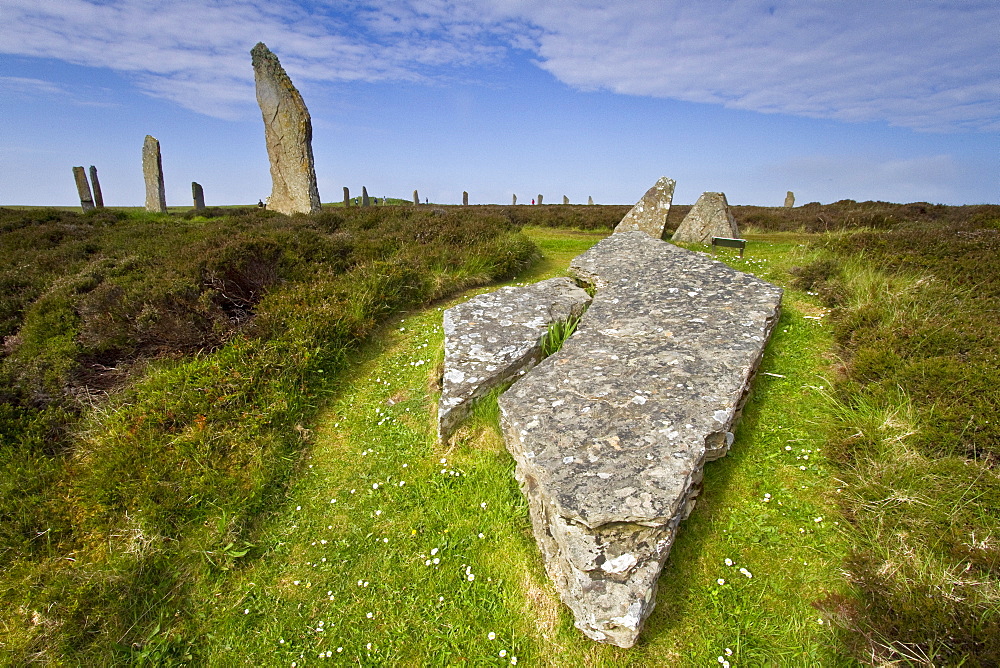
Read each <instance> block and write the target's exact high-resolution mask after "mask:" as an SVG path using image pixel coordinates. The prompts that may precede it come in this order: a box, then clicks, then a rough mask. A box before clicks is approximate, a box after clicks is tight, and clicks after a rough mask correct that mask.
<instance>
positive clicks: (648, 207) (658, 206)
mask: <svg viewBox="0 0 1000 668" xmlns="http://www.w3.org/2000/svg"><path fill="white" fill-rule="evenodd" d="M676 185H677V182H676V181H674V180H673V179H668V178H667V177H665V176H661V177H660V179H659V180H658V181H657V182H656V183H654V184H653V187H652V188H650V189H649V190H647V191H646V194H645V195H643V196H642V199H640V200H639V201H638V202H636V203H635V206H633V207H632V208H631V209H630V210H629V212H628V213H626V214H625V217H624V218H622V219H621V221H620V222H619V223H618V225H616V226H615V232H616V233H618V232H633V231H635V230H639V231H641V232H645V233H646V234H648V235H649V236H651V237H653V238H654V239H662V238H663V232H664V229H665V227H666V225H667V215H668V214H669V213H670V204H671V202H673V200H674V186H676Z"/></svg>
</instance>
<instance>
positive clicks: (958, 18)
mask: <svg viewBox="0 0 1000 668" xmlns="http://www.w3.org/2000/svg"><path fill="white" fill-rule="evenodd" d="M0 26H3V28H2V33H0V36H2V39H0V118H2V121H0V167H2V169H3V178H2V179H0V205H3V204H53V205H70V204H75V203H77V198H76V194H75V187H74V184H73V178H72V171H71V167H73V166H74V165H84V166H89V165H92V164H93V165H96V166H97V168H98V170H99V173H100V177H101V185H102V187H103V191H104V196H105V201H106V203H108V204H110V205H141V204H142V202H143V184H142V175H141V164H140V162H141V157H140V156H141V147H142V142H143V138H144V137H145V135H146V134H151V135H153V136H154V137H156V138H157V139H159V140H160V143H161V147H162V151H163V166H164V173H165V180H166V189H167V203H168V204H169V205H171V206H186V205H190V203H191V182H192V181H198V182H199V183H201V184H202V185H203V186H204V188H205V197H206V200H207V202H208V204H209V205H213V204H235V203H250V202H256V201H257V199H258V198H262V197H265V196H267V195H268V194H269V193H270V175H269V171H268V164H267V154H266V151H265V148H264V138H263V124H262V121H261V117H260V111H259V109H258V107H257V105H256V100H255V97H254V88H253V70H252V68H251V65H250V55H249V51H250V49H251V48H252V47H253V45H254V44H256V43H257V42H258V41H263V42H265V43H266V44H267V45H268V47H269V48H270V49H271V50H272V51H273V52H274V53H276V54H277V55H278V57H279V58H280V60H281V62H282V64H283V65H284V67H285V69H286V70H287V71H288V73H289V75H290V76H291V77H292V80H293V81H294V82H295V84H296V86H297V87H298V89H299V90H300V91H301V93H302V95H303V97H304V99H305V101H306V104H307V106H308V107H309V111H310V113H311V115H312V119H313V150H314V153H315V156H316V173H317V178H318V181H319V190H320V196H321V199H322V200H323V201H324V202H331V201H339V200H340V199H341V198H342V194H343V191H342V188H343V186H348V187H350V188H351V192H352V194H359V193H360V191H361V186H362V185H364V186H367V187H368V191H369V193H370V194H372V195H373V196H383V195H388V196H394V197H409V196H410V194H411V193H412V191H413V189H414V188H417V189H419V191H420V194H421V198H423V197H428V198H430V200H431V201H434V202H441V203H458V202H460V201H461V197H462V191H463V190H467V191H468V192H469V199H470V203H473V204H479V203H492V202H497V203H509V202H510V199H511V194H512V193H516V194H517V196H518V201H519V202H521V203H527V202H530V200H531V199H532V198H534V197H537V195H538V194H539V193H542V194H544V195H545V198H546V202H552V203H555V202H561V201H562V197H563V195H566V196H568V197H569V198H570V201H571V202H574V203H582V202H586V200H587V197H588V196H592V197H593V198H594V200H595V202H597V203H615V204H628V203H632V202H634V201H636V200H637V199H638V198H639V197H640V196H641V195H642V194H643V193H644V192H645V191H646V189H647V188H649V187H650V186H651V185H652V184H653V183H654V182H655V181H656V180H657V179H658V178H659V177H661V176H669V177H671V178H674V179H676V180H677V192H676V196H675V201H676V202H679V203H692V202H694V200H696V199H697V197H698V195H699V194H700V193H701V192H702V191H706V190H712V191H723V192H725V193H726V194H727V196H728V198H729V201H730V202H731V203H734V204H760V205H773V206H777V205H780V204H781V203H782V201H783V199H784V195H785V191H786V190H793V191H795V193H796V197H797V201H798V203H800V204H802V203H805V202H810V201H820V202H824V203H826V202H832V201H836V200H839V199H844V198H850V199H856V200H867V199H881V200H887V201H896V202H909V201H930V202H940V203H945V204H978V203H998V202H1000V39H998V37H997V35H1000V3H998V2H997V1H996V0H985V1H978V0H969V1H966V2H930V1H927V0H884V1H880V2H871V1H870V0H865V1H863V2H861V1H858V2H855V1H853V0H842V1H839V2H832V1H826V0H773V1H770V2H758V1H754V0H747V1H742V0H740V1H722V0H699V1H698V2H694V1H688V2H681V1H679V0H629V1H628V2H626V1H624V0H617V1H610V0H495V1H492V2H489V1H486V0H372V1H366V0H346V1H340V2H305V1H304V0H44V1H42V2H39V0H0Z"/></svg>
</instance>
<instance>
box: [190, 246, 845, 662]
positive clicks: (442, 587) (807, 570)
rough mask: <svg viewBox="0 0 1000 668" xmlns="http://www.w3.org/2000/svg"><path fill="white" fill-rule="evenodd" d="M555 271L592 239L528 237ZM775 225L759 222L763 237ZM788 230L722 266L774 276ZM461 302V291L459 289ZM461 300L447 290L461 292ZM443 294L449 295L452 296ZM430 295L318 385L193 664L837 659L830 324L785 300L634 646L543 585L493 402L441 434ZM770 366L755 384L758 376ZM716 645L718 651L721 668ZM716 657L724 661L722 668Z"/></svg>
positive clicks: (800, 298)
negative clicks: (259, 528) (581, 618)
mask: <svg viewBox="0 0 1000 668" xmlns="http://www.w3.org/2000/svg"><path fill="white" fill-rule="evenodd" d="M528 232H529V234H530V235H531V236H532V237H533V238H534V239H535V240H536V243H538V244H539V246H540V247H541V248H542V249H543V251H544V252H545V255H546V260H544V261H543V262H542V263H540V264H539V265H537V266H536V267H535V268H534V269H533V270H532V272H531V273H530V275H527V276H522V277H521V280H522V281H535V280H539V279H541V278H545V277H548V276H551V275H556V274H559V273H563V272H564V270H565V268H566V266H567V264H568V261H569V259H570V258H572V257H573V256H575V255H577V254H578V253H579V252H582V251H583V250H584V249H586V248H587V247H589V246H590V245H591V244H592V243H594V242H596V241H597V240H599V239H600V238H601V236H600V235H592V234H584V233H574V232H566V231H556V230H529V231H528ZM773 236H774V235H772V237H773ZM799 252H800V251H799V250H798V246H797V244H796V243H795V241H788V240H782V239H773V238H772V239H769V241H768V242H767V243H763V242H762V243H759V244H753V245H752V247H751V257H749V258H748V259H747V260H744V261H740V260H738V259H733V260H732V263H733V264H734V265H735V266H737V267H738V268H741V269H744V270H747V271H750V272H751V273H755V274H757V275H760V276H762V277H763V278H765V279H769V280H774V281H775V282H778V283H779V284H783V283H784V282H785V278H786V274H785V269H786V268H787V266H788V265H789V264H790V263H794V262H795V260H796V255H797V254H798V253H799ZM467 296H468V295H467ZM456 301H457V300H456ZM452 303H454V302H452ZM449 305H450V304H443V305H440V306H438V307H434V308H431V309H428V310H426V311H424V312H420V313H415V314H412V315H409V316H406V317H403V318H397V319H396V320H394V321H393V322H392V326H391V327H390V328H387V329H386V330H385V331H384V332H383V333H382V334H381V335H379V336H377V337H376V338H377V341H375V342H374V343H372V344H371V345H369V346H368V347H367V348H366V350H365V351H364V352H363V353H362V355H361V356H360V359H359V360H358V362H357V364H356V365H354V366H353V368H352V371H351V372H350V373H349V374H347V375H345V376H344V377H343V378H340V379H337V381H336V382H335V383H334V385H335V387H332V388H331V396H330V400H329V407H328V409H327V410H326V412H325V414H324V416H323V418H322V420H321V422H320V424H319V425H318V426H317V427H316V429H315V432H314V433H312V434H311V435H310V438H311V440H312V442H313V447H312V450H311V452H310V454H309V455H308V457H307V458H306V459H304V460H303V463H302V466H301V470H300V475H299V478H298V480H297V482H296V484H295V485H294V486H293V489H292V490H291V492H290V497H289V499H288V501H287V504H286V506H285V508H284V509H283V510H282V511H281V512H280V514H278V515H276V516H275V517H274V518H272V520H271V521H270V524H269V528H268V529H267V531H266V534H267V535H265V537H264V539H263V540H262V541H261V542H262V547H263V548H265V552H264V554H263V556H261V557H259V558H256V559H254V560H253V561H252V562H251V563H250V564H249V565H247V566H245V567H243V568H242V569H240V570H238V571H234V572H233V573H231V574H230V575H229V576H228V577H226V578H224V579H222V580H220V581H218V582H217V583H215V584H216V585H217V586H216V587H215V589H214V590H213V591H204V592H200V593H199V595H200V596H201V597H202V598H203V599H204V600H205V601H206V605H205V606H204V613H203V614H202V615H201V616H200V617H199V618H197V619H192V620H191V623H192V624H195V625H198V626H199V627H200V628H202V630H203V632H202V637H205V638H206V643H207V644H206V645H205V646H203V647H201V648H199V649H198V656H199V657H200V658H201V659H203V660H204V661H205V662H206V663H208V664H209V665H219V666H233V665H285V666H292V665H295V666H305V665H319V664H324V663H326V664H328V665H401V666H409V665H453V664H461V665H476V666H479V665H483V666H488V665H511V664H515V663H516V664H519V665H553V666H591V665H593V666H673V665H678V666H688V665H690V666H706V665H716V663H717V662H719V663H722V661H728V662H729V664H730V665H732V666H738V665H762V664H773V665H782V666H797V665H802V666H807V665H825V666H826V665H846V664H847V663H848V662H847V661H846V660H844V659H842V658H841V657H840V655H839V654H838V652H837V651H836V649H835V648H836V642H835V640H834V634H833V632H832V630H831V629H830V625H829V619H828V618H827V613H826V612H824V611H823V610H824V609H826V608H825V607H824V604H823V603H822V602H823V601H832V600H835V598H836V596H837V594H838V593H839V592H840V591H841V589H840V588H841V587H842V586H843V585H842V584H841V579H842V578H841V574H840V561H841V559H842V552H843V548H842V546H841V543H840V540H839V537H838V528H837V518H836V517H835V515H834V510H833V508H834V505H835V504H834V498H835V495H836V493H837V492H836V487H835V484H834V481H832V480H831V477H830V475H829V472H828V470H827V467H826V465H825V462H824V454H823V453H822V451H821V450H822V446H821V443H822V441H823V436H822V434H821V433H820V428H819V427H818V426H817V418H818V417H819V415H820V414H821V413H822V412H823V411H824V407H825V404H824V400H823V398H822V394H821V393H822V386H823V385H824V381H823V380H822V378H821V375H820V374H821V372H822V369H823V366H824V361H823V359H822V357H821V352H822V351H824V350H827V349H829V346H830V334H829V332H828V331H827V328H826V327H825V326H824V325H823V323H822V319H821V312H820V311H819V309H818V308H817V307H816V306H814V305H813V303H812V302H811V300H810V298H809V297H808V296H807V295H804V294H801V293H797V292H795V291H790V290H789V291H787V292H786V296H785V305H784V312H783V315H782V319H781V322H780V323H779V327H778V328H777V330H776V333H775V336H774V338H773V340H772V343H771V345H770V347H769V349H768V352H767V354H766V356H765V359H764V362H763V364H762V367H761V371H762V372H766V373H765V374H761V375H760V376H759V377H758V379H757V383H756V388H755V392H754V394H753V396H752V398H751V400H750V402H748V405H747V408H746V410H745V412H744V418H743V422H742V423H741V425H740V428H739V430H738V431H737V434H736V444H735V445H734V446H733V449H732V452H731V453H730V455H729V456H728V457H726V458H724V459H722V460H720V461H718V462H715V463H713V464H710V465H708V467H707V470H706V476H705V488H704V491H703V493H702V495H701V497H700V500H699V503H698V507H697V508H696V509H695V512H694V514H693V515H692V517H691V518H690V519H689V520H687V521H686V522H685V523H684V524H683V525H682V528H681V531H680V533H679V537H678V539H677V542H676V543H675V546H674V548H673V551H672V553H671V555H670V558H669V560H668V562H667V566H666V568H665V570H664V574H663V577H662V578H661V580H660V589H659V595H658V607H657V609H656V611H654V613H653V615H652V617H651V618H650V619H649V621H648V623H647V625H646V630H645V631H644V633H643V635H642V637H641V640H640V643H639V644H638V645H637V646H636V647H635V648H633V649H631V650H621V649H618V648H615V647H610V646H604V645H596V644H594V643H592V642H591V641H589V640H586V639H585V638H584V637H583V636H582V635H581V634H580V633H579V632H577V631H576V630H575V629H574V628H573V627H572V619H571V618H570V615H569V614H568V612H567V611H566V610H565V609H564V608H562V607H561V605H560V604H559V602H558V600H557V598H556V597H555V594H554V591H553V589H552V587H551V586H550V585H549V583H548V580H547V579H546V577H545V574H544V571H543V568H542V565H541V560H540V558H539V555H538V553H537V549H536V548H535V546H534V541H533V539H532V538H531V532H530V526H529V521H528V518H527V510H526V506H525V503H524V500H523V498H522V497H521V494H520V492H519V490H518V489H517V485H516V483H515V482H514V480H513V477H512V471H513V462H512V460H511V459H510V457H509V456H508V455H507V453H506V451H505V450H504V448H503V443H502V440H501V438H500V435H499V433H498V431H497V429H496V426H495V420H496V414H495V413H496V411H495V404H494V405H492V406H490V405H489V404H487V403H484V405H483V406H482V407H481V408H480V409H479V410H478V411H477V412H476V414H475V415H474V416H473V418H472V419H471V421H470V423H469V424H467V425H466V426H465V427H464V428H463V429H462V430H461V431H460V432H459V434H458V435H457V437H456V438H454V439H453V443H452V446H451V447H450V448H449V449H443V448H442V446H440V444H438V443H436V441H435V436H434V428H433V425H434V416H435V414H436V405H435V402H436V388H435V387H434V379H435V378H436V377H437V375H438V373H439V365H440V360H441V358H442V349H441V346H442V331H441V310H442V309H443V308H447V306H449ZM766 374H771V375H766ZM717 657H722V661H720V660H719V659H718V658H717ZM723 665H725V664H723Z"/></svg>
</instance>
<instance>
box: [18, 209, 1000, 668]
mask: <svg viewBox="0 0 1000 668" xmlns="http://www.w3.org/2000/svg"><path fill="white" fill-rule="evenodd" d="M685 209H686V207H681V206H675V207H674V208H673V209H672V211H671V218H670V221H669V222H668V225H671V226H676V225H677V224H678V223H679V221H680V219H681V217H682V216H683V214H684V213H685ZM627 210H628V207H602V206H544V207H526V206H520V207H506V206H476V207H412V206H389V207H373V208H369V209H359V208H349V209H344V208H328V209H326V210H324V211H323V212H322V213H320V214H317V215H315V216H293V217H286V216H282V215H278V214H273V213H270V212H266V211H260V210H257V209H256V208H248V209H235V210H234V209H228V208H227V209H216V210H209V211H206V212H203V213H200V214H194V213H188V214H184V215H151V214H145V213H136V212H129V211H123V210H114V209H104V210H99V211H95V212H91V213H87V214H77V213H73V212H68V211H62V210H55V209H25V210H11V209H0V337H3V347H2V350H0V554H2V563H3V565H2V569H3V571H2V573H3V574H2V587H0V609H2V612H0V628H2V629H3V635H4V636H5V641H4V643H3V649H2V651H3V652H4V654H5V655H4V657H3V659H4V660H5V661H6V662H8V663H10V664H22V663H29V662H32V661H42V662H53V663H56V664H63V663H64V664H67V665H77V664H92V665H98V664H100V665H106V664H111V663H141V662H142V661H149V662H152V663H170V662H177V663H184V662H189V661H195V662H198V661H202V662H204V661H206V660H207V659H206V657H205V656H200V655H198V650H197V647H198V646H199V645H201V644H203V643H201V642H200V641H199V637H198V634H202V635H204V634H205V633H207V632H206V630H205V628H203V627H202V626H199V625H198V624H197V623H195V622H192V621H191V620H192V619H195V620H197V619H198V618H199V615H201V617H204V616H205V615H206V614H207V613H206V612H205V609H206V604H205V603H204V601H203V600H202V597H201V595H200V593H199V592H201V591H202V590H203V589H204V586H203V584H204V583H206V582H208V583H211V584H210V586H209V588H210V589H211V588H220V587H222V586H223V585H222V584H221V583H224V582H226V581H227V578H230V577H231V576H232V574H233V573H237V572H240V571H241V570H246V569H248V568H252V566H250V565H252V564H253V563H254V562H255V561H257V560H262V559H264V558H265V555H266V553H267V552H268V550H269V548H268V546H267V545H266V544H263V542H262V541H261V537H262V536H264V535H266V532H267V528H266V525H267V523H268V522H269V521H270V519H271V518H273V517H274V516H276V515H280V514H282V513H284V512H285V511H286V510H287V509H286V508H285V507H284V506H285V505H286V504H287V503H289V498H290V497H289V496H288V491H289V489H290V488H291V487H293V486H294V484H295V477H296V475H297V474H298V473H299V472H301V470H302V469H303V467H304V466H305V465H306V464H305V463H304V462H306V461H308V459H309V457H310V453H311V452H312V450H313V448H314V447H315V445H316V444H315V437H314V433H313V429H314V427H315V421H316V419H317V415H318V412H319V411H320V410H321V409H322V408H323V407H324V406H325V405H326V404H327V403H328V402H329V401H331V400H332V399H331V398H333V397H336V396H337V392H338V387H340V386H341V384H342V383H343V382H344V381H342V378H343V377H344V374H345V373H346V372H347V371H348V370H349V366H350V364H351V360H352V359H353V357H352V355H354V353H355V351H356V350H357V349H358V346H359V345H360V344H361V343H362V342H364V341H365V340H366V339H368V338H369V337H371V335H372V333H373V332H376V331H381V330H380V329H379V328H380V327H381V326H383V325H384V323H386V322H387V321H388V319H389V318H390V317H392V316H394V315H396V314H398V313H400V312H402V311H405V310H408V309H419V308H422V307H425V306H426V305H428V304H432V303H434V302H435V301H436V300H439V299H442V298H444V297H448V296H451V295H455V294H457V293H459V292H460V291H462V290H466V289H469V288H474V287H479V286H485V285H490V284H494V283H496V282H497V281H500V280H505V279H510V278H514V277H517V276H523V275H525V274H524V272H525V271H527V270H529V268H530V267H531V266H533V264H534V263H536V262H537V260H538V249H537V247H536V245H535V244H534V243H533V242H532V241H531V240H530V239H529V238H528V237H526V236H525V235H524V234H523V233H522V229H523V228H525V226H531V227H533V228H551V229H553V230H557V231H558V230H568V231H569V233H570V234H572V232H571V231H572V230H590V231H598V232H610V230H611V229H612V228H613V226H614V224H615V223H617V221H618V220H619V219H620V218H621V217H622V215H624V213H625V212H626V211H627ZM734 213H735V215H736V218H737V220H738V221H739V223H740V226H741V229H742V230H743V231H744V232H745V236H747V237H748V238H749V239H751V241H752V242H753V241H755V240H756V241H757V243H760V244H768V243H771V242H773V241H774V240H776V239H780V240H783V241H784V242H786V244H785V246H781V248H782V250H781V253H782V254H783V256H785V257H787V258H789V261H788V262H787V263H786V264H784V265H781V267H783V268H780V269H774V268H772V269H771V270H769V272H768V273H767V275H766V276H765V278H767V279H768V280H772V281H776V282H778V283H781V284H783V285H785V287H787V288H788V289H789V290H799V291H801V293H802V294H808V295H809V296H810V297H812V298H815V300H818V301H819V302H821V304H822V305H823V306H824V307H825V308H826V309H828V311H827V313H828V315H826V316H825V319H826V321H827V322H829V323H831V327H832V333H833V337H834V338H833V341H834V343H833V345H832V347H831V349H829V350H823V351H817V352H819V353H825V354H826V355H827V356H828V368H827V370H826V373H825V377H826V381H825V382H824V385H823V400H824V402H825V403H824V406H825V409H824V411H823V413H824V415H825V417H824V418H823V420H822V422H823V424H822V425H821V427H822V432H823V434H824V438H825V439H826V443H825V444H824V445H823V450H824V451H825V455H826V457H827V458H828V459H829V465H830V469H829V470H830V475H831V476H832V477H833V478H834V479H835V480H836V481H837V483H836V484H837V488H838V490H839V491H840V493H839V494H838V496H837V505H838V508H839V511H838V512H839V513H840V516H841V517H842V522H841V524H840V529H839V530H838V532H837V535H838V536H839V540H842V541H843V543H844V545H845V546H846V547H845V555H846V556H845V557H844V560H843V564H841V565H840V567H841V568H843V572H844V574H845V577H844V580H845V587H844V588H843V589H842V590H841V591H837V592H831V593H830V594H829V596H827V597H825V598H823V599H820V600H816V601H814V602H813V604H814V606H815V608H816V609H817V610H818V611H820V612H821V613H822V614H823V615H825V616H826V617H827V618H828V619H829V620H830V621H832V622H833V627H834V628H835V629H836V630H837V632H838V635H837V638H838V642H839V643H840V645H841V647H842V648H843V651H844V652H845V655H847V656H852V657H854V659H856V660H858V661H862V662H872V663H877V662H879V661H892V660H902V661H905V662H911V663H915V664H919V663H921V662H924V663H928V662H930V663H938V664H945V665H950V664H959V663H962V662H964V665H995V664H996V663H1000V542H998V538H997V537H998V536H1000V513H998V512H997V509H998V508H1000V468H998V465H1000V452H998V449H1000V445H998V443H1000V426H998V418H996V415H997V408H998V407H1000V389H998V388H1000V382H998V381H1000V371H998V369H1000V359H998V353H1000V337H998V335H997V334H996V331H995V326H994V323H995V320H996V313H997V312H1000V207H996V206H968V207H946V206H940V205H931V204H926V203H916V204H906V205H896V204H889V203H883V202H861V203H858V202H853V201H850V200H845V201H842V202H837V203H834V204H830V205H819V204H807V205H804V206H801V207H796V208H793V209H779V208H767V207H734ZM597 238H599V237H597ZM789 240H794V242H795V243H794V244H788V243H787V242H788V241H789ZM792 246H794V250H791V247H792ZM793 261H794V262H793ZM740 268H742V269H745V270H749V271H754V270H755V265H753V264H752V263H744V264H743V265H741V267H740ZM816 340H818V339H810V341H814V342H815V341H816ZM424 343H425V344H426V341H425V342H424ZM814 344H815V343H814ZM414 363H415V362H414ZM762 394H766V393H763V392H762ZM428 417H429V416H428ZM492 419H495V418H492ZM768 497H770V494H768ZM522 510H523V508H522ZM678 568H683V566H682V565H681V566H678V565H671V569H673V570H675V571H676V569H678ZM248 610H249V608H248ZM282 642H284V641H282ZM449 656H452V658H454V657H455V656H457V655H449ZM758 658H762V657H758ZM616 661H625V659H616ZM545 662H548V663H553V664H558V657H548V658H546V659H545Z"/></svg>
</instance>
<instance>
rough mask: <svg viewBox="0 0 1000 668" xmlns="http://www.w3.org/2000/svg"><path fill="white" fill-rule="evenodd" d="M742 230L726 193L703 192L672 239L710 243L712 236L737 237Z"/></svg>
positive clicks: (675, 240)
mask: <svg viewBox="0 0 1000 668" xmlns="http://www.w3.org/2000/svg"><path fill="white" fill-rule="evenodd" d="M739 236H740V231H739V229H738V228H737V227H736V220H735V219H734V218H733V214H732V212H731V211H730V210H729V202H727V201H726V194H725V193H702V194H701V197H699V198H698V201H697V202H695V204H694V206H693V207H691V210H690V211H689V212H688V215H686V216H684V220H682V221H681V224H680V225H679V226H678V227H677V231H676V232H674V236H672V237H670V240H671V241H674V242H684V243H696V244H710V243H712V237H725V238H728V239H737V238H739Z"/></svg>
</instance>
